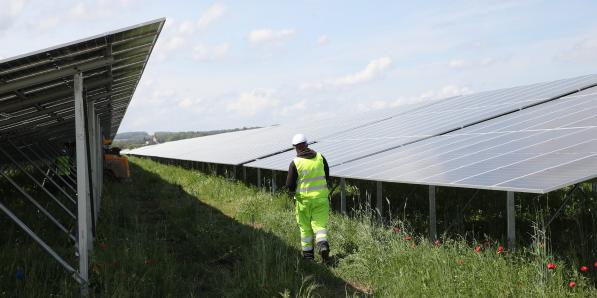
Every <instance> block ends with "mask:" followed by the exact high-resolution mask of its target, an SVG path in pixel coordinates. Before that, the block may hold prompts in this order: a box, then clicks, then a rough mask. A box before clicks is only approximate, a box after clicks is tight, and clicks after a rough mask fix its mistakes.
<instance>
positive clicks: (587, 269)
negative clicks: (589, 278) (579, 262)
mask: <svg viewBox="0 0 597 298" xmlns="http://www.w3.org/2000/svg"><path fill="white" fill-rule="evenodd" d="M580 271H582V272H587V271H589V267H587V266H580Z"/></svg>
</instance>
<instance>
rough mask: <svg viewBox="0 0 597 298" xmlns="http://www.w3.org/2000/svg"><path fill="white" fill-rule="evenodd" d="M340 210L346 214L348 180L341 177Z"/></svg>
mask: <svg viewBox="0 0 597 298" xmlns="http://www.w3.org/2000/svg"><path fill="white" fill-rule="evenodd" d="M340 212H342V214H346V181H345V179H344V178H340Z"/></svg>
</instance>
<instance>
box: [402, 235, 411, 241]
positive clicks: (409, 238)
mask: <svg viewBox="0 0 597 298" xmlns="http://www.w3.org/2000/svg"><path fill="white" fill-rule="evenodd" d="M404 240H406V241H411V240H413V237H411V236H406V237H404Z"/></svg>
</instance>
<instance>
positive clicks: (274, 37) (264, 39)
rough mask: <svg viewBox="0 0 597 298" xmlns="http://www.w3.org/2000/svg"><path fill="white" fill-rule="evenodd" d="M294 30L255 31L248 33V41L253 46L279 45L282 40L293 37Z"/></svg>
mask: <svg viewBox="0 0 597 298" xmlns="http://www.w3.org/2000/svg"><path fill="white" fill-rule="evenodd" d="M294 33H295V31H294V29H282V30H272V29H256V30H253V31H251V32H249V41H250V42H251V43H252V44H254V45H258V44H280V43H281V42H282V40H284V39H287V38H289V37H291V36H293V35H294Z"/></svg>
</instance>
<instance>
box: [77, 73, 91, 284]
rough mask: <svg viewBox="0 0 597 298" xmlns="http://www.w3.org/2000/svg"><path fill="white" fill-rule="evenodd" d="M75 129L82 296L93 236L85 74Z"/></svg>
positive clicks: (79, 81)
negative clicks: (84, 93) (84, 89)
mask: <svg viewBox="0 0 597 298" xmlns="http://www.w3.org/2000/svg"><path fill="white" fill-rule="evenodd" d="M74 89H75V90H74V93H75V94H74V97H75V130H76V147H77V209H78V217H77V219H78V231H79V234H78V235H79V274H80V275H81V278H82V279H83V281H84V282H83V284H82V286H81V296H88V294H89V293H88V287H87V283H88V281H89V249H90V247H89V244H90V240H91V239H90V238H91V222H90V219H91V214H90V213H91V206H89V204H90V194H89V169H88V164H87V146H88V144H87V138H86V131H85V122H86V121H85V102H84V101H83V74H82V73H80V72H79V73H77V74H75V75H74Z"/></svg>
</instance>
